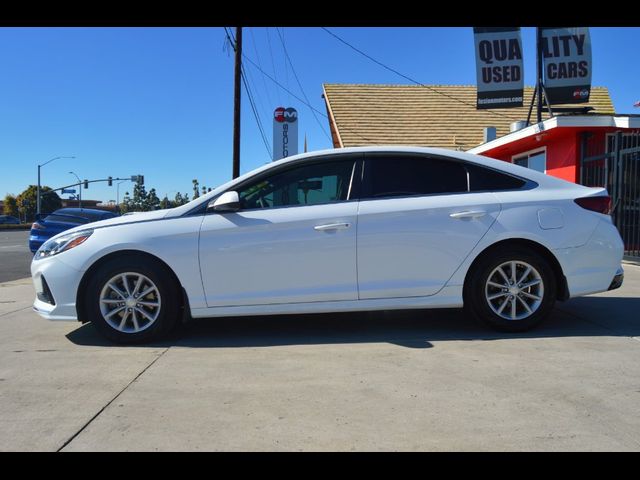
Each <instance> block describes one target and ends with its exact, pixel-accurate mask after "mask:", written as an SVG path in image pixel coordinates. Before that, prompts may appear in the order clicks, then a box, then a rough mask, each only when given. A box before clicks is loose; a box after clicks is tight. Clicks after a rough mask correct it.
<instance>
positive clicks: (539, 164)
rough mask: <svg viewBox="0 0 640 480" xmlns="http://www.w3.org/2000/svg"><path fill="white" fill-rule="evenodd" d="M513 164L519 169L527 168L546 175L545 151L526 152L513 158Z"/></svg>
mask: <svg viewBox="0 0 640 480" xmlns="http://www.w3.org/2000/svg"><path fill="white" fill-rule="evenodd" d="M513 163H515V164H516V165H520V166H521V167H527V168H530V169H532V170H536V171H538V172H540V173H546V170H547V151H546V150H538V151H533V152H527V153H524V154H521V155H516V156H514V157H513Z"/></svg>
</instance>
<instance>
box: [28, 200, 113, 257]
mask: <svg viewBox="0 0 640 480" xmlns="http://www.w3.org/2000/svg"><path fill="white" fill-rule="evenodd" d="M113 217H117V215H116V214H115V213H113V212H108V211H105V210H96V209H91V208H61V209H59V210H56V211H55V212H53V213H49V214H45V215H40V216H36V221H35V222H33V224H32V225H31V233H30V234H29V249H30V250H31V252H32V253H35V252H36V250H38V248H40V245H42V244H43V243H44V242H46V241H47V240H48V239H50V238H51V237H53V236H54V235H57V234H58V233H60V232H64V231H65V230H69V229H70V228H73V227H77V226H78V225H82V224H85V223H91V222H97V221H98V220H106V219H107V218H113Z"/></svg>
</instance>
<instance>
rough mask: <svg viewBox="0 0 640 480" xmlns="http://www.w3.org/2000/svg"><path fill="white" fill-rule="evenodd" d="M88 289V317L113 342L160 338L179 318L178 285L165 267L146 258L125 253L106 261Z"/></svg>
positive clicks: (95, 274)
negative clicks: (122, 255) (123, 255)
mask: <svg viewBox="0 0 640 480" xmlns="http://www.w3.org/2000/svg"><path fill="white" fill-rule="evenodd" d="M86 292H87V310H88V313H89V319H90V320H91V322H92V323H93V324H94V325H95V327H96V328H97V329H98V331H100V333H102V334H103V335H104V336H106V337H107V338H109V339H110V340H112V341H114V342H118V343H140V342H147V341H150V340H153V339H157V338H160V337H162V336H164V335H165V334H167V333H168V332H169V331H170V330H171V329H172V328H173V327H174V326H175V325H176V323H177V321H178V318H179V313H180V305H179V302H178V301H177V299H179V298H180V295H179V293H178V292H179V289H178V285H176V284H175V281H174V280H173V279H172V277H171V275H170V274H169V272H167V269H166V267H164V266H163V265H161V264H160V263H159V262H153V261H151V260H147V259H145V258H137V257H134V256H125V257H121V258H115V259H114V260H112V261H109V262H107V263H105V264H104V265H102V266H101V267H100V268H98V270H97V271H96V272H94V275H93V276H92V278H91V280H90V282H89V284H88V286H87V291H86Z"/></svg>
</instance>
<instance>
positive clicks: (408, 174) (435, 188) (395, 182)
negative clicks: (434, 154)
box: [362, 155, 467, 198]
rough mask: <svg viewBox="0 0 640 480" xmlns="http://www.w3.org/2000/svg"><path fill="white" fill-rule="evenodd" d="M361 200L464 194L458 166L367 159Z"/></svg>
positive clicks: (407, 159)
mask: <svg viewBox="0 0 640 480" xmlns="http://www.w3.org/2000/svg"><path fill="white" fill-rule="evenodd" d="M363 189H364V191H363V194H362V198H380V197H401V196H410V195H430V194H443V193H459V192H466V191H467V171H466V169H465V168H464V166H463V165H462V164H461V163H458V162H454V161H447V160H442V159H437V158H429V157H423V156H418V155H416V156H396V155H380V156H370V157H368V158H367V159H366V163H365V169H364V185H363Z"/></svg>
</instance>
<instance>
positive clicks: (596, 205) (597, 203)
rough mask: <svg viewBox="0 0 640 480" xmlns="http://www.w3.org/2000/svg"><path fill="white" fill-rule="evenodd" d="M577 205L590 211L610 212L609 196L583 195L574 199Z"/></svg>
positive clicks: (606, 213)
mask: <svg viewBox="0 0 640 480" xmlns="http://www.w3.org/2000/svg"><path fill="white" fill-rule="evenodd" d="M574 202H576V203H577V204H578V205H580V206H581V207H582V208H585V209H587V210H591V211H592V212H598V213H603V214H605V215H610V214H611V197H610V196H608V195H604V196H601V197H583V198H576V199H575V200H574Z"/></svg>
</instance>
